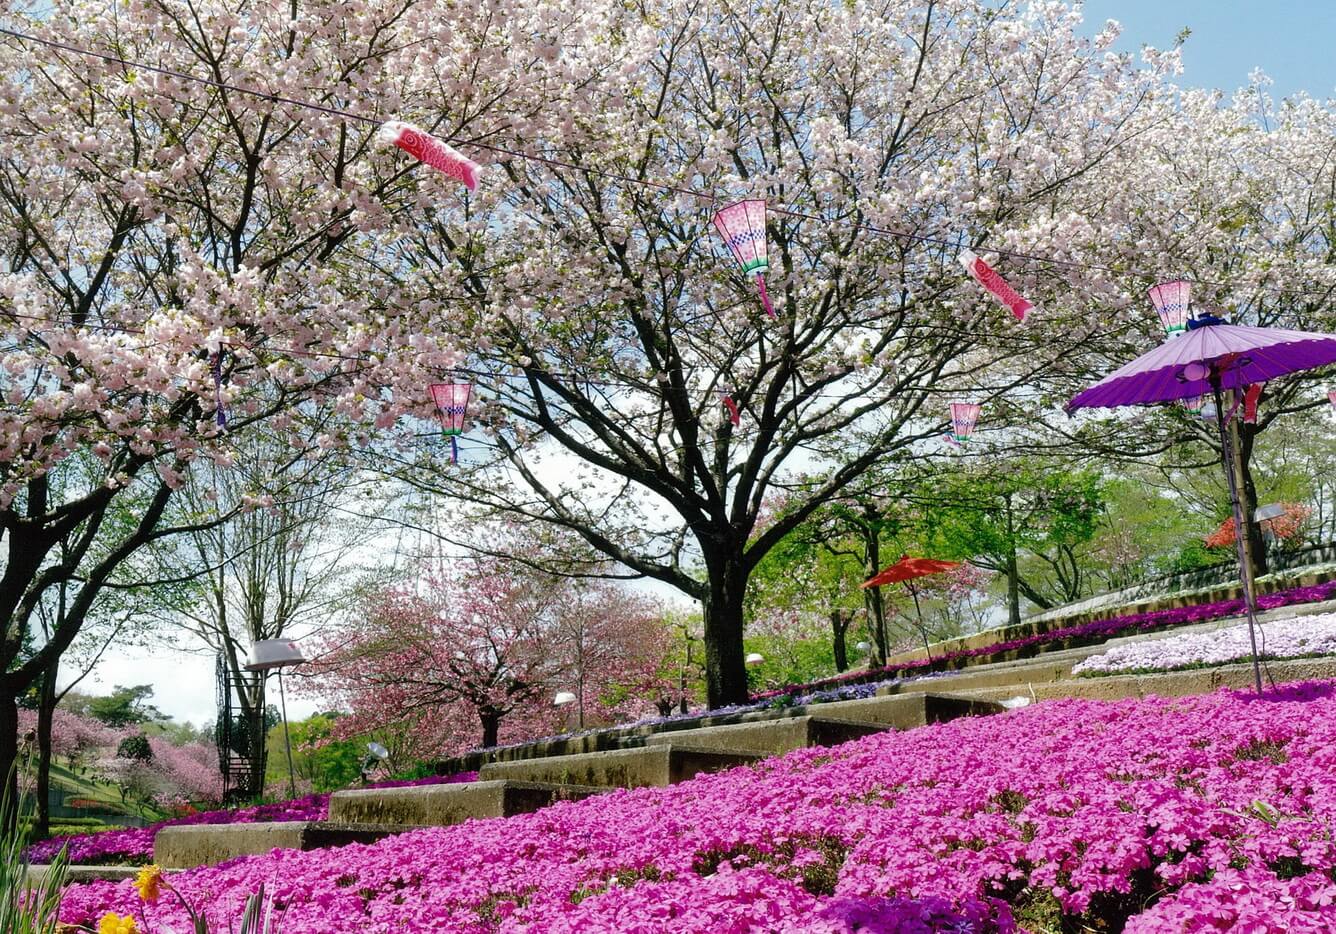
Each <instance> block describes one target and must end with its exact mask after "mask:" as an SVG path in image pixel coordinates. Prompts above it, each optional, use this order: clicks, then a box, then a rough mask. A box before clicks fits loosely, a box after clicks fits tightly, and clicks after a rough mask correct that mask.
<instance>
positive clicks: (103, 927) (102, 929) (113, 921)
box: [97, 911, 139, 934]
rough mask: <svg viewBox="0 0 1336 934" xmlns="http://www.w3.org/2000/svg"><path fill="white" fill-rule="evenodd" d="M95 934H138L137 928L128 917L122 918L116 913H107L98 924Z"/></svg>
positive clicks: (133, 921)
mask: <svg viewBox="0 0 1336 934" xmlns="http://www.w3.org/2000/svg"><path fill="white" fill-rule="evenodd" d="M97 934H139V927H138V926H137V925H136V924H135V919H134V918H132V917H130V916H129V915H126V916H125V917H124V918H122V917H121V916H120V915H118V914H116V912H114V911H109V912H107V913H106V914H104V915H103V916H102V920H101V921H99V922H98V925H97Z"/></svg>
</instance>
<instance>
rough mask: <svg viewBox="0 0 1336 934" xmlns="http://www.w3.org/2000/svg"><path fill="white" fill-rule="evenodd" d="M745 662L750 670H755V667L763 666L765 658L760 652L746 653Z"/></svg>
mask: <svg viewBox="0 0 1336 934" xmlns="http://www.w3.org/2000/svg"><path fill="white" fill-rule="evenodd" d="M746 662H747V664H748V665H750V666H751V667H752V668H755V667H756V666H757V665H763V664H765V656H764V655H762V654H761V653H760V652H748V653H747V658H746Z"/></svg>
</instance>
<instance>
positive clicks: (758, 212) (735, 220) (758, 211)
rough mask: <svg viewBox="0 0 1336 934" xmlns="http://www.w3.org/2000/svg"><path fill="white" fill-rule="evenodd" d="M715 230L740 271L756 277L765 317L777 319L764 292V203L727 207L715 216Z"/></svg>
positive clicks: (766, 266) (766, 263)
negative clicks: (740, 268)
mask: <svg viewBox="0 0 1336 934" xmlns="http://www.w3.org/2000/svg"><path fill="white" fill-rule="evenodd" d="M714 226H715V229H716V230H718V231H719V236H720V237H722V238H723V240H724V245H725V246H727V247H728V251H729V252H730V253H732V254H733V259H735V260H737V263H738V265H739V266H741V267H742V271H743V272H745V273H750V274H751V275H753V276H755V277H756V288H757V289H758V290H759V291H760V293H761V306H762V307H763V308H765V313H766V314H767V315H769V316H770V317H772V318H774V317H776V315H775V308H774V306H773V305H771V304H770V294H769V293H768V292H766V290H765V272H766V270H768V269H769V268H770V260H769V258H768V256H767V247H766V239H765V201H764V200H763V199H761V198H751V199H749V200H746V201H738V202H737V203H735V204H730V205H729V206H728V207H726V208H722V209H720V210H719V211H718V212H717V213H716V214H715V215H714Z"/></svg>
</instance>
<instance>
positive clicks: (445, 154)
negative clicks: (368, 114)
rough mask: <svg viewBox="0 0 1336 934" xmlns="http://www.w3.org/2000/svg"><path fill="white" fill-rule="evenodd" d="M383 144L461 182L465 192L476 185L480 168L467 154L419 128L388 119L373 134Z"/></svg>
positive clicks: (475, 187)
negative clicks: (389, 145) (400, 150)
mask: <svg viewBox="0 0 1336 934" xmlns="http://www.w3.org/2000/svg"><path fill="white" fill-rule="evenodd" d="M376 135H377V137H378V138H379V139H381V140H382V141H384V142H386V143H393V144H394V145H396V146H398V147H399V148H400V149H402V150H403V151H404V152H406V153H408V154H409V155H410V156H412V157H413V158H414V159H417V160H418V161H419V162H425V163H426V164H427V165H429V166H431V167H432V168H433V169H438V170H440V171H441V172H444V173H445V174H446V175H448V176H450V177H451V178H453V179H455V180H456V181H461V182H463V183H464V185H465V186H466V187H467V188H468V190H469V191H475V190H476V189H477V187H478V173H480V172H481V171H482V167H481V166H480V165H478V163H476V162H474V161H473V160H472V159H470V158H469V157H468V156H466V155H464V154H463V153H461V152H460V151H459V150H457V149H455V148H454V147H453V146H449V145H446V144H445V143H443V142H441V141H440V140H439V139H437V138H436V137H434V136H432V135H431V134H430V133H428V132H427V131H426V130H424V129H422V128H421V127H416V126H414V125H413V124H411V123H402V122H400V121H398V120H391V121H390V122H389V123H387V124H385V125H384V126H382V127H381V128H380V132H379V133H377V134H376Z"/></svg>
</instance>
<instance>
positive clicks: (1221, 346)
mask: <svg viewBox="0 0 1336 934" xmlns="http://www.w3.org/2000/svg"><path fill="white" fill-rule="evenodd" d="M1231 355H1234V356H1233V359H1229V358H1230V357H1231ZM1329 363H1336V334H1314V333H1311V332H1308V331H1285V330H1281V329H1279V328H1250V327H1244V326H1243V325H1240V324H1215V325H1207V326H1205V327H1198V328H1196V329H1195V330H1192V331H1189V332H1188V333H1186V334H1184V335H1183V336H1182V337H1178V338H1175V339H1174V340H1171V341H1166V342H1165V343H1163V344H1161V345H1160V346H1158V347H1156V348H1155V349H1154V350H1152V351H1150V352H1149V353H1146V354H1142V355H1141V356H1140V357H1137V358H1136V359H1135V360H1133V361H1132V362H1131V363H1129V364H1127V365H1126V366H1124V367H1122V368H1121V369H1119V370H1116V371H1114V372H1113V373H1111V374H1109V375H1108V376H1106V377H1104V379H1102V380H1100V381H1099V382H1098V383H1096V384H1095V385H1093V386H1091V387H1090V388H1089V389H1087V390H1085V391H1084V392H1082V393H1080V394H1079V395H1077V396H1076V397H1075V398H1073V399H1072V401H1070V402H1068V403H1067V409H1068V411H1070V410H1072V409H1080V408H1113V407H1115V406H1121V405H1149V404H1151V403H1155V402H1174V401H1176V400H1178V399H1190V398H1192V397H1194V396H1209V395H1210V394H1211V393H1212V391H1213V388H1214V387H1213V385H1212V382H1211V379H1210V373H1211V370H1212V369H1218V370H1219V375H1220V388H1221V389H1222V390H1229V389H1244V388H1246V387H1248V386H1249V385H1251V384H1253V383H1264V382H1266V381H1267V380H1271V379H1275V378H1276V377H1277V376H1284V375H1285V374H1287V373H1296V372H1298V371H1300V370H1311V369H1314V368H1316V367H1320V366H1326V365H1327V364H1329ZM1202 364H1205V366H1202ZM1193 377H1196V378H1193Z"/></svg>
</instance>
